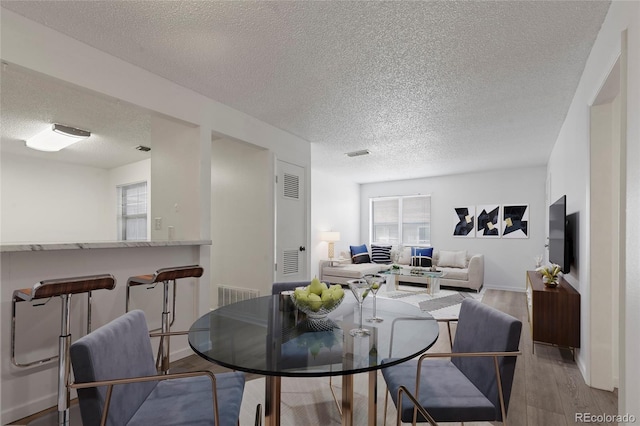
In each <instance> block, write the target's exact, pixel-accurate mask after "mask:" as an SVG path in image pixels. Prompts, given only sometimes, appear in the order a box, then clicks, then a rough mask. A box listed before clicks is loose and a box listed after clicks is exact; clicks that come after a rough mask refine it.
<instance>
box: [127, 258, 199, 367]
mask: <svg viewBox="0 0 640 426" xmlns="http://www.w3.org/2000/svg"><path fill="white" fill-rule="evenodd" d="M203 272H204V269H202V267H201V266H199V265H189V266H176V267H172V268H161V269H158V270H157V271H156V272H155V273H154V274H148V275H137V276H134V277H130V278H129V279H128V280H127V296H126V308H125V310H126V312H129V302H130V290H131V287H135V286H139V285H145V286H147V289H151V288H155V286H156V285H157V284H158V283H162V285H163V297H162V323H161V324H162V325H161V328H160V330H161V332H160V334H159V336H160V344H159V346H158V357H157V360H156V368H157V369H158V371H160V372H161V373H162V374H168V373H169V338H170V336H171V335H176V334H185V333H187V332H186V331H179V332H171V326H172V325H173V322H174V321H175V319H176V318H175V310H176V280H178V279H181V278H200V277H201V276H202V274H203ZM170 282H173V298H172V299H173V302H172V308H171V311H169V283H170ZM169 315H171V319H169ZM153 331H158V330H157V329H156V330H152V332H153ZM151 336H152V337H153V336H154V335H153V333H151Z"/></svg>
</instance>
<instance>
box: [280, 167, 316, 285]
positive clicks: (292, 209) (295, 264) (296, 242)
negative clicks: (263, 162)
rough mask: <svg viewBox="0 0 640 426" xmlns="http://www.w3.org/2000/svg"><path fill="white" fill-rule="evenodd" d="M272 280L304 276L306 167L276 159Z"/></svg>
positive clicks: (303, 277) (305, 275)
mask: <svg viewBox="0 0 640 426" xmlns="http://www.w3.org/2000/svg"><path fill="white" fill-rule="evenodd" d="M276 168H277V174H276V231H275V235H276V266H275V269H276V270H275V281H276V282H283V281H301V280H306V279H307V270H306V265H307V257H308V255H307V249H306V247H307V201H306V193H305V178H304V177H305V169H304V168H302V167H300V166H296V165H295V164H291V163H287V162H285V161H281V160H278V161H277V166H276Z"/></svg>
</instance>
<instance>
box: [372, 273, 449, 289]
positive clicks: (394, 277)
mask: <svg viewBox="0 0 640 426" xmlns="http://www.w3.org/2000/svg"><path fill="white" fill-rule="evenodd" d="M383 274H384V275H385V276H386V277H387V287H388V288H391V286H393V287H394V288H395V289H396V291H411V290H406V289H400V287H399V286H400V284H401V283H409V284H420V285H421V286H424V287H425V290H424V291H426V292H427V293H428V294H436V293H438V292H439V291H440V277H442V275H443V272H442V271H430V270H428V269H425V268H411V269H409V268H401V269H395V270H388V271H385V272H384V273H383ZM422 291H423V290H419V291H417V293H421V292H422Z"/></svg>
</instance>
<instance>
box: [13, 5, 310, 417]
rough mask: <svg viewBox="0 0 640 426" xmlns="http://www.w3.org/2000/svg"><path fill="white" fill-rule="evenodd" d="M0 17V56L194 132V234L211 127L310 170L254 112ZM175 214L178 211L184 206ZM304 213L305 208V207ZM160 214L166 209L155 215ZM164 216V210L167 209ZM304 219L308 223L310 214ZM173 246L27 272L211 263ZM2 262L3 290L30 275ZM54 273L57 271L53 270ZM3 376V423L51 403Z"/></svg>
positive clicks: (205, 292)
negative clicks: (189, 126)
mask: <svg viewBox="0 0 640 426" xmlns="http://www.w3.org/2000/svg"><path fill="white" fill-rule="evenodd" d="M0 18H1V23H0V29H1V31H2V33H1V37H0V39H1V43H2V45H1V49H0V55H1V57H2V60H3V61H7V62H8V63H13V64H16V65H19V66H22V67H25V68H28V69H31V70H34V71H37V72H41V73H44V74H47V75H50V76H52V77H55V78H58V79H60V80H63V81H68V82H70V83H73V84H75V85H79V86H82V87H86V88H87V89H90V90H93V91H96V92H99V93H103V94H105V95H107V96H110V97H113V98H117V99H121V100H122V101H124V102H129V103H132V104H134V105H137V106H140V107H143V108H147V109H149V110H151V111H155V112H158V113H160V114H163V115H165V116H168V117H174V118H176V119H178V120H182V121H184V122H187V123H192V124H194V125H195V126H196V127H194V129H196V130H195V131H196V140H197V141H198V142H197V145H196V146H195V147H194V152H193V153H192V154H193V156H194V157H193V158H194V159H195V163H193V166H194V168H193V170H198V176H197V179H196V182H195V183H194V187H193V188H183V189H184V190H185V191H189V192H190V193H191V192H193V194H196V195H197V197H198V199H199V203H198V206H197V207H195V208H194V211H195V212H196V216H194V217H195V219H194V220H193V223H194V226H196V227H197V229H198V233H199V238H201V239H208V238H209V237H210V228H211V227H210V218H211V208H210V194H211V189H210V187H209V185H210V182H211V180H210V176H211V168H210V167H209V164H210V161H211V134H212V132H215V133H216V134H222V135H227V136H229V137H231V138H234V139H238V140H242V141H246V142H249V143H252V144H254V145H258V146H261V147H264V148H266V149H268V150H270V151H271V152H272V153H273V154H274V155H276V156H277V158H279V159H281V160H284V161H289V162H291V163H294V164H298V165H300V166H302V167H306V168H309V167H310V163H311V157H310V144H309V143H308V142H307V141H305V140H302V139H300V138H299V137H297V136H294V135H291V134H289V133H286V132H284V131H282V130H280V129H277V128H275V127H272V126H269V125H267V124H265V123H263V122H261V121H259V120H257V119H255V118H253V117H250V116H248V115H246V114H243V113H240V112H238V111H236V110H234V109H232V108H230V107H227V106H225V105H223V104H220V103H219V102H216V101H213V100H211V99H208V98H206V97H204V96H202V95H199V94H197V93H195V92H193V91H191V90H188V89H185V88H184V87H182V86H179V85H177V84H174V83H171V82H169V81H168V80H166V79H164V78H161V77H159V76H157V75H154V74H151V73H149V72H147V71H145V70H143V69H141V68H138V67H136V66H133V65H131V64H128V63H126V62H124V61H122V60H120V59H117V58H115V57H113V56H110V55H108V54H105V53H104V52H101V51H99V50H97V49H94V48H92V47H90V46H88V45H85V44H83V43H80V42H78V41H77V40H74V39H72V38H70V37H67V36H65V35H64V34H62V33H58V32H56V31H53V30H51V29H49V28H46V27H44V26H42V25H40V24H37V23H35V22H33V21H30V20H28V19H25V18H23V17H22V16H20V15H17V14H15V13H13V12H10V11H7V10H5V9H2V13H1V16H0ZM167 178H168V179H170V178H171V175H168V176H167ZM188 181H189V182H192V179H191V178H189V180H188ZM309 185H310V184H309V183H308V184H307V186H308V187H307V188H306V190H307V193H308V192H309V190H310V186H309ZM152 188H153V189H154V193H155V189H158V188H157V185H156V184H154V185H153V187H152ZM170 195H171V196H172V197H173V196H175V197H174V199H175V198H177V197H178V196H179V195H180V194H175V193H172V194H170ZM153 197H155V195H154V194H152V202H153ZM178 203H179V209H182V208H183V207H184V206H183V205H182V201H181V200H178ZM174 204H175V203H174ZM181 206H182V207H181ZM184 208H186V207H184ZM270 208H273V202H271V206H270ZM180 211H181V212H182V211H183V210H180ZM308 211H309V212H310V209H308ZM161 214H165V213H164V212H162V213H161ZM166 214H167V215H169V214H170V212H167V213H166ZM309 217H310V213H309ZM307 219H308V220H309V218H307ZM180 232H181V230H180V228H177V229H176V233H177V237H180V236H181V234H180ZM189 232H190V231H189ZM182 235H188V234H186V233H185V234H182ZM272 238H273V237H272ZM214 244H216V242H214ZM176 250H177V252H176V254H174V255H173V256H172V255H171V253H170V252H166V253H167V256H164V255H162V256H156V257H153V256H147V253H148V254H149V255H151V254H152V253H155V252H154V251H153V250H149V251H141V252H138V251H137V250H136V251H134V250H132V249H131V250H130V249H118V250H113V251H111V250H104V251H102V250H98V251H94V254H95V255H93V256H91V257H90V258H88V259H84V258H83V257H82V256H78V257H76V256H74V255H78V253H76V252H75V251H65V252H66V253H67V255H66V256H62V253H60V258H58V259H57V260H56V263H55V268H57V269H55V268H53V269H52V268H48V267H47V266H49V265H48V264H47V265H43V266H42V267H40V266H38V267H37V268H33V270H32V271H30V272H37V273H38V278H39V279H43V278H49V277H50V278H54V276H53V275H56V276H60V275H64V276H67V274H73V273H75V272H83V273H85V275H86V274H89V273H96V272H100V271H102V270H103V268H104V269H106V270H107V271H110V272H113V273H115V274H117V275H118V277H119V279H121V281H120V282H121V283H123V282H126V277H128V276H130V275H134V274H140V273H150V272H153V271H154V270H155V269H157V268H158V267H163V266H167V265H169V266H170V265H176V264H181V263H184V264H191V263H200V264H202V265H203V266H205V265H207V266H208V265H209V263H210V252H209V249H208V248H207V247H200V248H195V249H188V248H182V249H176ZM191 250H193V251H195V253H192V252H191ZM69 252H71V253H69ZM185 252H188V253H190V254H191V255H190V256H186V257H185V256H183V254H184V253H185ZM38 256H40V255H39V254H37V253H29V254H28V255H27V257H28V258H30V259H32V260H33V261H34V262H36V261H37V259H38ZM6 259H7V258H6V257H5V256H4V255H3V258H2V274H3V279H2V289H3V291H4V290H5V289H10V288H12V287H13V286H18V285H23V284H25V276H26V277H30V275H25V276H21V272H22V271H23V269H19V270H16V271H15V274H16V275H15V276H13V277H12V278H11V279H5V275H4V274H5V272H8V271H10V270H11V268H12V266H11V263H7V262H8V261H7V260H6ZM81 261H84V262H85V263H84V264H79V263H78V262H81ZM186 262H188V263H186ZM26 263H29V261H26ZM154 268H155V269H154ZM5 269H6V270H5ZM56 270H58V271H63V272H60V273H55V274H54V272H55V271H56ZM99 270H100V271H99ZM214 273H215V271H211V270H210V268H208V267H205V273H204V275H203V277H202V278H201V279H200V280H199V282H200V283H201V285H199V286H198V287H197V288H196V289H195V292H194V298H195V299H196V300H195V304H194V306H193V307H192V308H191V312H189V309H188V308H187V309H186V310H185V311H182V312H185V316H184V317H183V318H184V319H185V321H189V320H191V319H192V318H193V316H195V315H202V314H203V313H205V312H206V311H207V310H208V309H210V308H211V305H210V300H211V299H210V282H211V275H212V274H214ZM27 281H29V283H28V284H27V285H23V286H24V287H27V286H29V285H32V284H33V282H32V281H31V280H27ZM203 284H204V285H203ZM15 288H17V287H15ZM115 295H116V296H113V297H114V299H109V302H108V303H109V304H114V306H122V308H121V309H118V310H113V311H109V314H108V315H107V317H109V318H113V317H114V315H116V312H117V313H118V314H120V313H122V312H123V309H124V298H123V293H121V292H116V293H115ZM5 296H7V294H5V293H3V297H2V303H1V304H0V310H1V311H0V317H1V318H5V317H6V315H8V312H7V311H6V309H7V303H8V300H10V297H11V296H10V292H9V293H8V296H7V298H5ZM116 304H117V305H116ZM189 314H192V315H189ZM5 324H6V322H5V321H2V325H3V327H2V335H1V336H0V341H2V342H3V345H4V342H8V338H9V336H8V334H7V333H6V332H5V331H6V329H5ZM187 347H188V346H187V345H186V343H185V342H184V341H181V342H180V343H177V344H175V345H174V344H173V343H172V350H177V351H179V350H183V349H185V348H187ZM2 349H3V352H2V353H3V354H6V353H7V351H6V347H5V346H3V347H2ZM2 360H3V363H5V362H8V361H7V357H4V356H3V357H2ZM50 372H51V370H48V374H49V373H50ZM2 374H3V379H2V388H3V390H2V391H1V393H2V400H1V403H2V419H1V422H2V423H3V424H4V423H6V422H8V421H11V420H14V419H15V418H17V417H19V416H20V415H26V414H28V413H32V412H33V411H34V410H37V409H40V408H44V407H45V406H46V405H44V404H47V403H50V402H51V400H50V398H49V399H46V398H45V399H43V395H48V394H49V393H50V392H51V389H55V384H52V382H51V381H50V378H47V377H43V376H39V375H36V376H32V377H31V376H29V375H26V374H24V373H21V374H22V376H21V379H16V380H11V383H10V386H8V387H5V372H4V370H3V373H2ZM7 374H9V373H7ZM11 374H13V373H11ZM8 377H9V376H8ZM29 377H31V378H29ZM12 378H15V377H12ZM14 394H16V395H20V398H13V397H11V395H14ZM7 398H10V399H7ZM36 402H37V403H36ZM50 405H53V404H52V403H50V404H49V406H50Z"/></svg>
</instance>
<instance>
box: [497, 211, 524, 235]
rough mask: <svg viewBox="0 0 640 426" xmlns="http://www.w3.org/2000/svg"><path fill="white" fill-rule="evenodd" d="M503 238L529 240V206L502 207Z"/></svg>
mask: <svg viewBox="0 0 640 426" xmlns="http://www.w3.org/2000/svg"><path fill="white" fill-rule="evenodd" d="M502 238H529V205H528V204H505V205H503V206H502Z"/></svg>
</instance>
